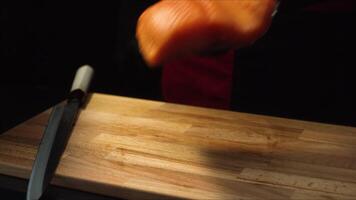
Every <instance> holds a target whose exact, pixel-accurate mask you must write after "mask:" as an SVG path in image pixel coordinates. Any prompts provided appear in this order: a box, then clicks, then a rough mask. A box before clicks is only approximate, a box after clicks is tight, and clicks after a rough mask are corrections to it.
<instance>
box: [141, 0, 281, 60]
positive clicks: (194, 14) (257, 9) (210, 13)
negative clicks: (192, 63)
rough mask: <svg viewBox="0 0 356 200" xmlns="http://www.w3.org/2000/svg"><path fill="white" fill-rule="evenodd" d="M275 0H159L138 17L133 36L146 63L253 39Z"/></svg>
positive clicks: (266, 24)
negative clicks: (135, 37)
mask: <svg viewBox="0 0 356 200" xmlns="http://www.w3.org/2000/svg"><path fill="white" fill-rule="evenodd" d="M275 4H276V0H162V1H160V2H158V3H156V4H155V5H153V6H151V7H149V8H148V9H147V10H146V11H145V12H144V13H143V14H142V15H141V17H140V18H139V21H138V25H137V32H136V36H137V39H138V41H139V47H140V51H141V53H142V55H143V57H144V58H145V60H146V62H147V63H148V64H149V65H150V66H156V65H159V64H163V63H164V62H167V61H169V60H172V59H175V58H179V57H183V56H189V55H192V54H201V53H204V52H211V51H216V50H223V49H231V48H239V47H241V46H246V45H249V44H251V43H253V42H254V41H255V40H257V39H258V38H259V37H261V36H262V35H263V34H264V32H265V31H266V30H267V28H268V27H269V25H270V22H271V19H272V13H273V11H274V8H275Z"/></svg>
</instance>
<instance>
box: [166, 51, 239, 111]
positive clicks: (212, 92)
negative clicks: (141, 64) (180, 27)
mask: <svg viewBox="0 0 356 200" xmlns="http://www.w3.org/2000/svg"><path fill="white" fill-rule="evenodd" d="M233 55H234V53H233V51H230V52H227V53H225V54H222V55H218V56H210V57H207V56H197V57H191V58H186V59H183V60H178V61H174V62H171V63H169V64H166V65H165V66H164V67H163V76H162V92H163V96H164V98H165V100H166V101H168V102H173V103H181V104H188V105H196V106H204V107H212V108H220V109H229V108H230V99H231V89H232V75H233V64H234V56H233Z"/></svg>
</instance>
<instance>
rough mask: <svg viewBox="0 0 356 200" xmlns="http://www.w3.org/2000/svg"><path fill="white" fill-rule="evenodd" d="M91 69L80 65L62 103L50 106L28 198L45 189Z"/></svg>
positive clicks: (37, 196)
mask: <svg viewBox="0 0 356 200" xmlns="http://www.w3.org/2000/svg"><path fill="white" fill-rule="evenodd" d="M93 74H94V70H93V68H91V67H90V66H88V65H84V66H82V67H80V68H79V69H78V70H77V72H76V75H75V78H74V81H73V84H72V88H71V91H70V93H69V96H68V98H67V100H66V102H65V103H62V104H59V105H57V106H55V107H54V108H53V109H52V112H51V114H50V117H49V120H48V124H47V127H46V129H45V131H44V135H43V137H42V140H41V143H40V145H39V148H38V151H37V155H36V159H35V161H34V164H33V167H32V172H31V176H30V179H29V183H28V187H27V195H26V199H27V200H38V199H40V198H41V196H42V195H43V193H44V192H45V191H46V188H47V186H48V185H49V184H50V182H51V179H52V177H53V176H54V174H55V171H56V169H57V166H58V163H59V161H60V158H61V156H62V154H63V152H64V150H65V148H66V145H67V142H68V139H69V137H70V135H71V131H72V128H73V126H74V124H75V121H76V118H77V115H78V112H79V110H80V108H81V107H82V105H83V104H84V103H85V100H86V96H87V91H88V89H89V85H90V82H91V79H92V77H93Z"/></svg>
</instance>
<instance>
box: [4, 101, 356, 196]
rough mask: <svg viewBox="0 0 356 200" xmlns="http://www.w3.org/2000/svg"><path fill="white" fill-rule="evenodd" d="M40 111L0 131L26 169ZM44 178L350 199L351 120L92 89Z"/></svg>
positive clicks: (23, 174)
mask: <svg viewBox="0 0 356 200" xmlns="http://www.w3.org/2000/svg"><path fill="white" fill-rule="evenodd" d="M48 115H49V112H48V111H47V112H44V113H42V114H40V115H38V116H36V117H34V118H33V119H30V120H29V121H27V122H25V123H23V124H21V125H19V126H17V127H16V128H14V129H12V130H10V131H8V132H7V133H5V134H4V135H1V136H0V174H3V175H8V176H14V177H20V178H28V177H29V174H30V170H31V166H32V162H33V160H34V157H35V154H36V150H37V146H38V144H39V142H40V139H41V136H42V133H43V130H44V127H45V126H46V123H47V119H48ZM52 183H53V184H55V185H58V186H63V187H67V188H73V189H78V190H82V191H89V192H94V193H98V194H105V195H109V196H113V197H122V198H127V199H167V198H183V199H186V198H188V199H294V200H296V199H356V128H351V127H344V126H335V125H327V124H320V123H311V122H303V121H297V120H289V119H282V118H275V117H267V116H260V115H252V114H245V113H236V112H229V111H221V110H214V109H206V108H198V107H191V106H183V105H175V104H168V103H163V102H154V101H147V100H138V99H131V98H125V97H116V96H110V95H103V94H94V95H92V98H91V99H90V101H89V103H88V105H87V107H86V109H85V110H83V111H82V112H81V114H80V117H79V119H78V122H77V124H76V125H75V127H74V130H73V133H72V136H71V138H70V141H69V144H68V147H67V149H66V152H65V153H64V155H63V157H62V160H61V162H60V165H59V167H58V169H57V172H56V176H55V178H54V179H53V181H52Z"/></svg>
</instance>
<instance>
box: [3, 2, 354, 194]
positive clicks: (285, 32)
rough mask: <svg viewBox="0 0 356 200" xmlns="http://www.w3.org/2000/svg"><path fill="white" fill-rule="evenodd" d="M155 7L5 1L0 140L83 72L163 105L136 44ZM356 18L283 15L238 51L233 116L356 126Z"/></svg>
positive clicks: (110, 88)
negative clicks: (139, 24)
mask: <svg viewBox="0 0 356 200" xmlns="http://www.w3.org/2000/svg"><path fill="white" fill-rule="evenodd" d="M153 2H155V1H154V0H127V1H126V0H125V1H124V0H117V1H112V2H111V1H93V2H91V1H83V0H76V1H71V2H65V1H39V0H37V1H23V2H22V1H5V2H4V1H2V2H1V4H0V5H1V7H0V9H1V10H0V34H1V38H0V49H1V53H0V113H1V115H0V133H2V132H4V131H5V130H7V129H9V128H11V127H13V126H15V125H16V124H18V123H20V122H22V121H24V120H26V119H28V118H29V117H32V116H34V115H35V114H37V113H39V112H42V111H44V110H45V109H47V108H49V107H51V106H52V105H54V104H55V103H58V102H59V101H61V100H63V99H64V98H65V96H66V94H67V92H68V90H69V88H70V84H71V81H72V79H73V76H74V73H75V70H76V69H77V67H78V66H80V65H82V64H90V65H92V66H93V67H94V68H95V70H96V76H95V81H94V84H93V86H92V91H95V92H102V93H110V94H115V95H123V96H132V97H137V98H146V99H156V100H162V98H161V91H160V75H161V71H160V69H158V70H151V69H149V68H147V66H146V65H145V64H144V62H143V60H142V58H141V56H140V54H139V53H138V51H137V43H136V41H135V35H134V33H135V25H136V20H137V18H138V16H139V14H140V13H141V12H142V11H143V10H144V9H145V8H146V7H147V6H149V5H151V4H152V3H153ZM355 19H356V17H355V13H354V12H310V11H301V10H300V9H299V10H295V9H294V10H293V9H291V10H288V12H283V10H281V12H280V13H279V14H278V15H277V16H276V18H275V19H274V21H273V24H272V26H271V28H270V30H269V31H268V33H267V34H266V35H265V36H264V37H263V38H262V39H261V40H259V41H258V42H256V43H255V44H253V45H252V46H251V47H247V48H244V49H241V50H239V51H236V55H235V57H236V59H235V60H236V61H235V62H236V63H235V71H234V78H235V81H234V90H233V101H232V109H233V110H237V111H242V112H250V113H260V114H267V115H274V116H282V117H288V118H296V119H303V120H311V121H320V122H326V123H333V124H342V125H349V126H356V106H355V102H356V98H355V92H356V77H355V76H356V74H355V72H354V71H355V70H354V69H355V67H356V62H355V57H356V56H355V50H354V49H355V36H356V33H355V30H354V26H355V24H356V23H355V22H356V20H355ZM1 192H2V191H1V190H0V193H1ZM12 195H19V198H20V199H21V198H22V197H23V196H22V195H23V194H18V193H13V194H12Z"/></svg>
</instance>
